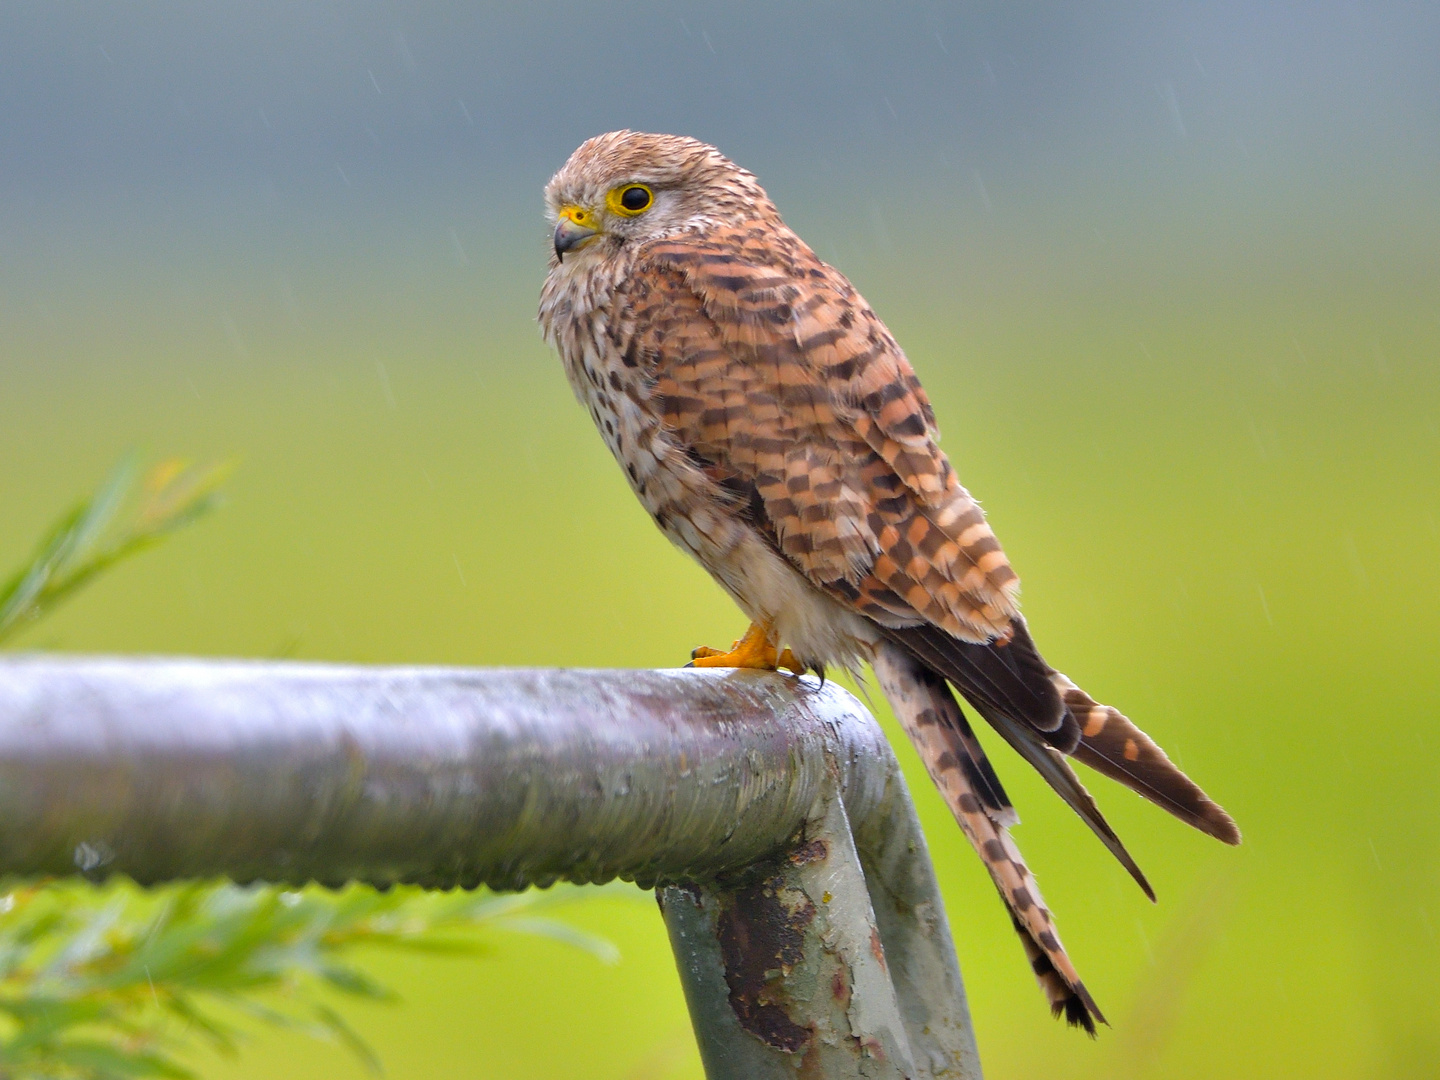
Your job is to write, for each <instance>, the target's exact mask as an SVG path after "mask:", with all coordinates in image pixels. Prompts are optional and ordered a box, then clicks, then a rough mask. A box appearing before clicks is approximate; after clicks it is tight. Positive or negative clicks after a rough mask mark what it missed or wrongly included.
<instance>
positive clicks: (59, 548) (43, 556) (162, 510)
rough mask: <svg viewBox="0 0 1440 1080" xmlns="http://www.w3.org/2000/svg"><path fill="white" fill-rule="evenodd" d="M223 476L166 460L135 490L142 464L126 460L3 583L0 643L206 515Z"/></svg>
mask: <svg viewBox="0 0 1440 1080" xmlns="http://www.w3.org/2000/svg"><path fill="white" fill-rule="evenodd" d="M228 472H229V470H228V468H226V467H224V466H218V467H217V466H211V467H208V468H195V467H192V466H189V465H187V464H185V463H184V462H180V461H165V462H162V463H161V464H159V465H157V466H155V467H154V468H153V469H151V470H150V471H149V473H147V474H146V476H145V478H144V481H143V483H140V484H139V485H138V488H139V490H138V491H136V490H135V489H136V487H137V483H136V481H137V479H138V478H139V476H140V459H139V456H138V455H136V454H133V453H132V454H128V455H127V456H126V457H125V458H123V459H122V460H121V462H120V464H119V465H117V466H116V467H115V469H114V471H113V472H111V474H110V476H109V478H108V479H106V481H105V482H104V483H103V484H101V485H100V489H99V490H98V491H96V492H95V494H94V495H92V496H91V497H90V498H88V499H86V500H84V501H83V502H81V503H80V504H79V505H78V506H76V507H74V508H73V509H72V510H70V512H69V513H67V514H65V515H64V516H63V517H61V518H60V520H59V521H57V522H56V523H55V524H54V525H53V526H52V527H51V529H50V531H49V533H47V534H46V536H45V538H44V539H43V540H42V541H41V542H40V544H39V546H38V547H37V548H36V549H35V554H34V555H33V556H32V557H31V559H30V561H29V563H27V564H26V565H25V566H22V567H21V568H20V569H19V570H17V571H16V572H15V573H14V574H13V575H12V576H11V577H10V578H9V580H7V581H6V582H5V583H4V584H3V585H0V642H3V641H4V640H5V639H6V638H8V637H10V636H11V635H13V634H14V633H15V632H16V631H17V630H19V629H20V628H21V627H23V626H25V625H27V624H29V623H31V622H34V621H35V620H36V619H38V618H40V617H41V616H43V615H45V614H46V613H47V612H49V611H51V610H52V609H53V608H54V607H55V606H56V605H57V604H59V603H60V601H62V600H64V599H65V598H66V597H67V596H69V595H71V594H72V593H74V592H75V591H76V590H77V589H79V588H80V587H81V586H83V585H86V584H88V583H89V582H91V581H93V580H94V579H95V577H96V576H97V575H98V574H100V573H101V572H102V571H104V570H107V569H109V568H110V567H112V566H114V565H115V564H116V563H118V562H120V561H121V560H123V559H126V558H129V557H130V556H131V555H135V554H137V553H139V552H141V551H143V550H145V549H146V548H148V547H152V546H154V545H155V544H158V543H159V542H160V541H161V540H163V539H165V537H167V536H169V535H170V534H171V533H173V532H175V531H176V530H178V529H182V528H184V527H185V526H186V525H189V524H191V523H192V522H194V521H196V520H198V519H199V518H201V517H203V516H204V515H206V514H207V513H209V512H210V511H211V510H212V509H214V508H215V506H216V505H217V502H218V497H219V496H218V490H217V489H218V488H219V485H220V483H221V481H222V480H224V478H225V476H226V474H227V473H228ZM127 508H128V509H129V512H128V513H125V512H124V511H126V510H127Z"/></svg>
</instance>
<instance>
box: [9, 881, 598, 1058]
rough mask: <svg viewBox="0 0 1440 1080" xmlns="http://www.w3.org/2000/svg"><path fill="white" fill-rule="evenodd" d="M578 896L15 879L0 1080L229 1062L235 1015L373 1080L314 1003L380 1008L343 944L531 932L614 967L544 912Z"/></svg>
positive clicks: (470, 950) (363, 1047)
mask: <svg viewBox="0 0 1440 1080" xmlns="http://www.w3.org/2000/svg"><path fill="white" fill-rule="evenodd" d="M579 893H580V890H578V889H574V888H561V889H555V890H550V891H548V892H544V893H541V892H529V893H523V894H519V895H515V896H494V895H491V894H489V893H484V892H477V893H463V892H455V893H426V892H424V891H422V890H420V889H417V888H412V887H401V888H395V889H392V890H390V891H388V892H384V893H382V892H378V891H377V890H375V889H372V888H369V887H366V886H358V885H356V886H350V887H348V888H346V889H343V890H340V891H338V892H329V891H326V890H323V889H321V888H319V887H310V888H306V889H301V890H296V891H284V890H280V889H276V888H270V887H262V886H250V887H241V886H237V885H231V884H228V883H195V884H189V885H185V886H182V887H178V888H170V889H152V890H148V891H147V890H143V889H140V888H138V887H137V886H135V885H133V884H131V883H130V882H128V881H118V880H117V881H113V882H111V883H109V884H107V885H105V886H103V887H96V886H92V885H90V884H88V883H85V882H64V883H62V882H48V883H44V884H39V885H35V884H29V885H17V886H15V887H14V888H13V889H12V890H11V891H10V892H8V893H7V894H5V895H4V897H3V899H0V909H3V910H0V1017H3V1020H0V1032H3V1033H0V1076H5V1077H66V1078H70V1077H74V1078H84V1080H91V1078H94V1080H101V1078H105V1080H109V1078H121V1077H142V1076H154V1077H188V1076H190V1075H191V1073H190V1071H189V1070H188V1069H186V1068H185V1067H184V1066H182V1065H181V1064H180V1063H179V1061H178V1060H177V1058H176V1053H177V1052H178V1051H180V1050H182V1049H184V1048H186V1047H187V1046H189V1045H190V1044H191V1043H192V1042H194V1041H195V1040H196V1039H199V1040H202V1041H203V1042H205V1043H207V1044H209V1045H210V1046H211V1047H213V1048H214V1049H216V1050H219V1051H221V1052H223V1053H232V1054H233V1053H234V1052H235V1051H236V1049H237V1047H238V1043H239V1040H240V1038H241V1037H242V1032H243V1029H242V1028H241V1027H239V1026H237V1021H242V1020H244V1019H246V1018H249V1019H254V1020H259V1021H262V1022H265V1023H268V1024H274V1025H277V1026H281V1027H286V1028H293V1029H297V1030H301V1031H305V1032H308V1033H310V1034H313V1035H316V1036H320V1037H325V1038H332V1039H334V1040H336V1041H338V1042H340V1043H342V1044H344V1045H346V1046H348V1047H349V1048H350V1049H351V1050H353V1051H354V1052H355V1053H356V1054H357V1055H358V1056H359V1057H360V1058H361V1059H362V1060H363V1061H365V1062H366V1064H367V1065H369V1066H370V1068H371V1069H372V1070H373V1071H375V1072H377V1073H378V1072H379V1071H380V1063H379V1061H378V1059H377V1058H376V1057H375V1054H374V1053H373V1051H371V1049H370V1048H369V1046H368V1045H367V1044H366V1043H365V1041H364V1039H362V1038H361V1037H360V1035H359V1034H358V1033H357V1032H355V1031H354V1030H353V1029H352V1028H351V1027H350V1026H349V1025H348V1024H347V1023H346V1022H345V1020H344V1019H343V1018H342V1017H341V1016H340V1014H339V1013H338V1012H336V1011H335V1009H334V1008H333V1007H331V1005H330V1004H328V1003H327V1001H326V1000H325V997H326V994H325V991H335V992H338V993H340V994H342V995H348V996H352V997H362V998H369V999H371V1000H378V1001H386V1000H390V999H391V997H392V995H391V993H390V991H389V990H388V989H386V988H385V987H384V986H382V985H380V984H379V983H377V982H375V981H374V980H373V979H371V978H370V976H369V975H367V974H366V973H365V971H364V970H363V969H362V968H360V967H359V966H357V965H356V964H355V963H353V962H352V959H351V958H352V957H353V956H354V954H355V953H356V951H357V950H358V949H360V948H362V947H364V946H381V947H387V948H402V949H411V950H421V951H425V952H429V953H436V954H450V955H454V954H476V953H482V952H484V951H486V950H487V949H490V948H492V947H493V945H494V942H495V940H496V938H498V937H499V936H501V935H503V934H505V933H527V934H537V933H538V934H543V935H545V936H549V937H553V938H556V939H559V940H561V941H564V942H567V943H569V944H572V945H576V946H579V947H581V948H583V949H586V950H587V951H589V952H591V953H592V954H593V955H595V956H597V957H599V958H600V959H602V960H605V961H613V960H614V959H616V955H615V950H614V948H613V947H612V946H611V945H609V944H608V943H606V942H604V941H601V940H599V939H596V938H593V937H590V936H589V935H586V934H584V933H582V932H580V931H578V930H576V929H574V928H573V927H570V926H567V925H565V924H563V923H560V922H557V921H555V920H554V919H551V918H549V917H548V916H547V915H545V914H544V911H545V909H548V908H550V907H553V906H555V905H557V904H564V903H567V902H570V901H573V900H574V899H575V898H576V897H577V896H578V895H579Z"/></svg>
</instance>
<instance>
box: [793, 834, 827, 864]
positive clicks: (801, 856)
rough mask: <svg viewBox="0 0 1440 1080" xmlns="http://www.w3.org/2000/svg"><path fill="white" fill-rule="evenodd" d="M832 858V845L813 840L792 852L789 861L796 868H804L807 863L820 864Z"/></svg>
mask: <svg viewBox="0 0 1440 1080" xmlns="http://www.w3.org/2000/svg"><path fill="white" fill-rule="evenodd" d="M829 857H830V845H829V844H827V843H825V841H824V840H819V839H816V840H811V841H810V842H809V843H808V844H801V845H800V846H799V847H797V848H796V849H795V850H794V851H792V852H790V855H789V859H790V861H791V862H792V863H793V864H794V865H796V866H804V865H805V864H807V863H812V862H820V861H821V860H822V859H827V858H829Z"/></svg>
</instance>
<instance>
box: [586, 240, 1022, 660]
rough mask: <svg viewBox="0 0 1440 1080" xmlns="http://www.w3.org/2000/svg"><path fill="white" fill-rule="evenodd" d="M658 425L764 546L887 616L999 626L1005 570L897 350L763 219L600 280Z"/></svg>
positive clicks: (662, 244) (994, 631)
mask: <svg viewBox="0 0 1440 1080" xmlns="http://www.w3.org/2000/svg"><path fill="white" fill-rule="evenodd" d="M616 302H617V304H622V305H624V308H625V317H624V318H621V319H613V320H612V321H615V322H622V321H623V322H625V323H628V324H630V325H633V326H634V327H635V330H636V334H637V336H636V339H635V341H634V342H633V343H631V346H630V347H631V348H633V349H634V350H635V353H634V355H635V356H636V358H637V362H642V361H643V362H644V363H645V364H646V365H647V366H648V367H649V368H650V369H651V371H652V372H653V380H654V384H653V385H654V391H655V394H656V395H657V401H658V405H659V408H660V410H661V413H662V417H663V422H664V424H665V425H666V426H667V427H668V428H669V429H670V430H672V431H673V432H674V434H675V437H676V438H677V440H678V441H679V442H680V443H682V444H683V445H685V446H687V447H688V448H690V449H691V450H692V452H693V453H694V455H695V456H696V458H697V460H698V461H700V462H701V463H702V464H703V466H704V467H707V468H709V469H711V470H713V471H714V472H715V473H716V474H717V477H720V478H723V479H725V480H728V481H730V482H731V485H732V487H735V488H736V489H737V490H746V491H748V490H753V493H754V497H755V498H756V499H757V500H758V502H759V504H760V506H761V507H763V510H764V516H765V519H766V523H767V524H768V526H769V527H770V528H772V529H773V532H774V537H775V540H776V542H777V544H778V546H779V548H780V550H781V551H782V552H783V553H784V554H785V555H786V556H787V557H788V558H789V559H790V560H791V562H792V563H793V564H794V565H795V566H797V567H798V568H799V569H800V570H802V571H803V572H804V573H805V574H806V575H807V576H809V577H810V578H811V580H812V581H814V582H815V583H816V584H817V585H820V586H821V587H822V588H825V589H826V590H827V591H830V592H831V593H832V594H834V595H838V596H841V597H843V598H844V599H845V600H846V601H847V602H849V603H851V604H853V605H854V606H855V607H856V608H857V609H858V610H860V611H861V612H862V613H864V614H866V615H868V616H870V617H871V618H874V619H876V620H877V621H879V622H881V623H883V624H885V625H891V626H907V625H917V624H921V623H932V624H934V625H937V626H941V627H944V628H945V629H946V630H948V631H949V632H950V633H952V634H955V635H956V636H958V637H962V638H964V639H966V640H970V641H989V640H992V639H994V638H996V637H1003V636H1004V635H1005V634H1006V632H1007V630H1008V628H1009V622H1010V619H1011V618H1012V617H1013V616H1014V615H1015V614H1016V608H1015V603H1014V594H1015V592H1016V590H1017V588H1018V585H1019V581H1018V579H1017V577H1016V576H1015V573H1014V571H1013V570H1012V569H1011V568H1010V565H1009V562H1008V561H1007V560H1006V558H1005V555H1004V553H1003V552H1002V551H1001V549H1000V545H999V543H998V542H997V541H996V539H995V535H994V533H993V532H992V531H991V530H990V527H989V525H988V524H987V523H986V521H985V517H984V514H983V513H982V512H981V510H980V507H979V505H978V504H977V503H976V502H975V500H974V499H972V498H971V497H970V494H969V493H968V492H967V491H966V490H965V489H964V488H963V487H961V486H960V482H959V480H958V479H957V477H956V475H955V471H954V469H952V468H951V466H950V462H949V461H948V460H947V459H946V457H945V455H944V454H943V453H942V452H941V451H940V449H939V447H938V446H937V445H936V438H937V433H936V430H935V417H934V412H933V411H932V409H931V407H930V402H929V400H928V399H927V398H926V396H925V392H924V390H923V389H922V388H921V386H920V383H919V380H918V379H917V378H916V377H915V373H914V371H913V370H912V369H911V367H910V364H909V362H908V361H907V360H906V358H905V355H904V353H903V352H901V350H900V347H899V346H898V345H897V344H896V343H895V340H894V338H892V337H891V336H890V333H889V331H887V330H886V329H885V327H884V325H883V324H882V323H881V322H880V320H879V319H878V318H877V317H876V316H875V314H874V312H873V311H871V309H870V307H869V305H867V304H866V303H865V301H864V300H863V299H862V298H861V297H860V295H859V294H858V293H857V292H856V291H855V289H854V287H853V286H852V285H851V284H850V283H849V281H847V280H846V279H845V277H844V276H843V275H842V274H840V273H839V272H838V271H836V270H834V269H833V268H831V267H829V266H827V265H825V264H824V263H823V262H821V261H820V259H819V258H817V257H816V256H815V254H814V253H813V252H812V251H811V250H810V249H809V248H808V247H806V246H805V244H804V243H803V242H802V241H801V240H800V239H799V238H798V237H797V236H795V234H794V233H792V232H791V231H790V230H789V229H787V228H786V227H785V226H784V225H783V224H782V223H780V221H779V219H778V218H775V219H774V220H773V221H767V220H760V221H756V222H750V223H747V224H744V225H738V226H726V227H720V228H715V229H711V230H707V231H706V232H705V233H703V234H687V235H683V236H679V237H672V238H667V239H661V240H657V241H653V242H651V243H650V244H648V245H646V246H645V248H644V249H643V250H642V251H641V252H640V253H638V256H637V258H636V260H635V263H634V265H633V267H632V269H631V272H630V274H629V276H628V278H627V279H626V282H625V283H624V284H623V285H621V286H620V288H619V289H618V290H617V295H616Z"/></svg>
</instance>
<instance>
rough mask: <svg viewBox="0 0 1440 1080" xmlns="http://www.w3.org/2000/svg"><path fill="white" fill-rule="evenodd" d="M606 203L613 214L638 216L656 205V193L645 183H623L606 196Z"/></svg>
mask: <svg viewBox="0 0 1440 1080" xmlns="http://www.w3.org/2000/svg"><path fill="white" fill-rule="evenodd" d="M605 205H606V206H607V207H608V208H609V210H610V212H611V213H612V214H619V215H620V216H621V217H638V216H639V215H640V214H643V213H644V212H645V211H646V210H649V209H650V207H652V206H654V205H655V193H654V192H653V191H651V190H650V189H649V188H648V187H646V186H645V185H644V184H621V185H620V186H619V187H617V188H612V189H611V190H610V194H608V195H606V196H605Z"/></svg>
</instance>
